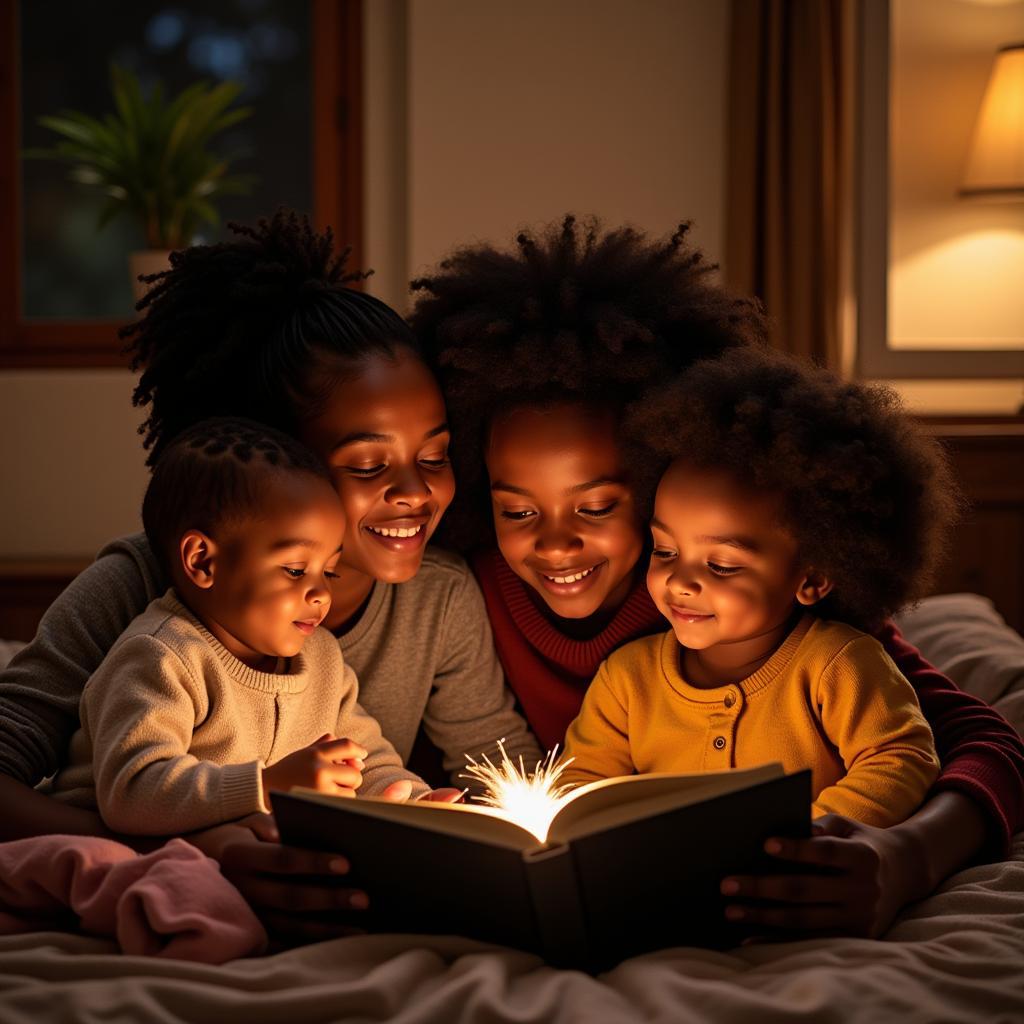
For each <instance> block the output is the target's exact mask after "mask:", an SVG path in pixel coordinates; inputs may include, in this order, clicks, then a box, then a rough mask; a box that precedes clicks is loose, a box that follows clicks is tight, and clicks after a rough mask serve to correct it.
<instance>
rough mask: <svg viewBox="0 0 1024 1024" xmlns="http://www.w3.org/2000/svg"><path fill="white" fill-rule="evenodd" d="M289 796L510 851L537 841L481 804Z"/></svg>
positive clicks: (313, 793) (307, 793) (309, 793)
mask: <svg viewBox="0 0 1024 1024" xmlns="http://www.w3.org/2000/svg"><path fill="white" fill-rule="evenodd" d="M290 795H291V796H297V797H301V798H302V799H303V800H310V801H312V802H314V803H318V804H326V805H327V806H328V807H335V808H337V809H338V810H339V811H340V812H341V813H342V814H346V815H348V814H351V815H354V816H356V817H359V816H365V817H371V818H384V819H386V820H388V821H398V822H402V823H403V824H406V825H410V826H412V827H413V828H422V829H427V830H429V831H435V832H444V833H446V834H448V835H455V836H463V837H465V838H466V839H474V840H476V841H477V842H481V843H492V844H494V845H495V846H504V847H506V848H508V849H511V850H530V849H534V848H535V847H537V846H539V845H540V844H539V843H538V842H537V838H536V837H535V836H534V835H532V834H531V833H530V832H528V831H527V830H526V829H524V828H520V827H519V826H518V825H516V824H514V823H513V822H511V821H508V820H507V819H506V818H504V817H502V815H501V812H500V811H497V810H495V809H494V808H491V807H485V806H483V805H481V804H442V803H434V802H431V801H412V802H410V803H395V802H394V801H393V800H382V799H379V798H376V797H355V798H353V797H346V796H331V795H330V794H329V793H320V792H318V791H317V790H315V789H303V788H296V789H293V790H291V791H290Z"/></svg>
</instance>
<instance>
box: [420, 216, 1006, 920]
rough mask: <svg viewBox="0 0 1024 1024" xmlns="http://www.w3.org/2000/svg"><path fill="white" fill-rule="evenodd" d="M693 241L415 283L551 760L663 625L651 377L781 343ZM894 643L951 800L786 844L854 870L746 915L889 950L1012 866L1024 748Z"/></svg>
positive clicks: (764, 887) (527, 697)
mask: <svg viewBox="0 0 1024 1024" xmlns="http://www.w3.org/2000/svg"><path fill="white" fill-rule="evenodd" d="M685 235H686V226H685V225H684V226H683V227H682V228H681V229H680V230H679V231H677V232H676V234H675V235H673V236H672V238H671V239H669V240H668V241H653V240H651V239H648V238H647V237H646V236H644V235H643V234H642V233H640V232H637V231H634V230H632V229H630V228H622V229H618V230H614V231H609V232H601V231H600V229H599V228H598V226H597V225H590V226H588V227H587V228H586V229H585V230H581V229H580V228H579V226H578V225H577V224H576V223H575V221H574V220H573V219H572V218H566V219H565V221H564V222H563V223H562V224H561V225H553V226H552V227H550V228H549V229H547V230H546V231H544V232H542V233H540V234H536V235H535V234H530V233H524V234H521V235H520V236H519V238H518V239H517V251H514V252H512V253H508V252H502V251H499V250H496V249H495V248H494V247H492V246H489V245H476V246H470V247H467V248H464V249H461V250H458V251H457V252H455V253H454V255H452V256H451V257H450V258H449V259H447V260H446V261H445V264H444V265H443V266H442V267H440V268H439V269H438V270H437V272H436V273H435V274H433V275H432V276H430V277H427V278H425V279H423V280H421V281H418V282H414V287H415V288H416V289H418V290H419V291H421V292H422V293H423V294H422V296H421V297H420V299H419V301H418V302H417V305H416V309H415V311H414V313H413V318H412V323H413V328H414V330H415V331H416V332H417V334H418V336H419V338H420V340H421V343H422V344H423V346H424V348H425V350H426V353H427V356H428V358H430V359H431V361H432V362H433V364H434V365H435V367H436V369H437V372H438V374H439V376H440V378H441V380H442V385H443V387H444V389H445V392H446V399H447V404H448V409H449V420H450V422H451V425H452V430H453V434H455V435H456V436H457V437H459V438H478V439H479V440H480V444H479V445H478V446H477V445H472V444H464V445H463V446H461V448H457V449H456V451H455V453H454V454H455V462H456V473H457V476H458V479H459V488H460V490H459V495H458V497H457V499H456V503H455V505H454V506H453V507H452V510H451V511H450V513H449V516H448V518H447V520H446V522H447V524H448V534H447V539H448V541H449V543H453V544H455V545H456V546H459V547H462V548H463V549H464V550H466V549H470V548H476V549H478V554H477V556H476V559H475V563H474V567H475V569H476V572H477V576H478V578H479V580H480V585H481V588H482V590H483V593H484V599H485V601H486V604H487V610H488V614H489V616H490V619H491V625H492V628H493V630H494V635H495V642H496V645H497V648H498V653H499V656H500V658H501V661H502V664H503V666H504V668H505V672H506V675H507V678H508V681H509V683H510V685H511V686H512V688H513V690H514V691H515V692H516V695H517V697H518V699H519V702H520V704H521V705H522V708H523V710H524V712H525V713H526V716H527V718H528V720H529V722H530V724H531V726H532V727H533V729H534V730H535V731H536V732H537V734H538V736H539V737H540V739H541V741H542V743H543V744H544V745H545V746H547V747H551V746H553V745H554V743H556V742H560V741H561V739H562V737H563V735H564V732H565V729H566V728H567V726H568V724H569V722H570V721H572V719H573V718H574V717H575V716H576V714H577V713H578V711H579V708H580V705H581V703H582V699H583V694H584V692H585V691H586V687H587V685H588V684H589V682H590V680H591V678H592V677H593V674H594V673H595V672H596V670H597V667H598V665H599V664H600V663H601V661H603V660H604V659H605V658H606V657H607V656H608V655H609V654H610V653H611V652H612V651H614V650H616V649H617V648H618V647H620V646H621V645H622V644H624V643H627V642H628V641H630V640H633V639H636V638H637V637H641V636H646V635H649V634H651V633H654V632H660V631H661V630H662V629H663V625H662V623H663V620H662V618H661V616H660V615H659V614H658V611H657V609H656V608H655V606H654V604H653V602H652V601H651V599H650V596H649V595H648V593H647V588H646V586H645V583H644V572H645V570H646V562H647V558H646V556H645V552H644V537H645V531H646V524H645V515H646V514H647V512H648V509H647V508H646V507H645V502H644V500H643V495H644V494H646V493H649V486H645V481H643V480H638V479H637V478H636V475H635V474H634V473H631V470H633V469H634V468H635V467H633V466H630V465H629V464H628V459H627V456H626V455H625V453H624V452H623V450H622V446H621V443H620V438H619V432H618V421H619V413H620V411H621V409H622V408H623V407H624V406H625V404H627V403H628V402H630V401H635V400H636V399H637V398H639V397H640V396H642V394H643V392H644V390H645V388H646V387H647V386H649V384H650V383H657V382H659V381H660V380H661V379H663V378H664V377H665V376H667V375H670V374H672V373H674V372H675V371H676V370H679V369H682V368H684V367H686V366H688V365H689V364H690V363H692V362H694V361H695V360H697V359H700V358H705V357H712V356H715V355H717V354H719V353H721V352H724V351H726V350H728V349H730V348H733V347H735V346H738V345H743V344H747V343H751V342H757V341H762V340H763V338H764V335H765V330H764V320H763V318H762V316H761V315H760V313H759V311H758V309H757V308H756V307H755V306H754V305H753V304H751V303H749V302H746V301H743V300H737V299H734V298H733V297H731V296H729V295H728V294H727V293H725V292H723V291H722V290H721V289H719V288H717V287H715V286H714V285H712V284H710V283H709V281H708V276H709V274H710V273H711V270H712V268H711V267H710V266H709V265H708V264H707V263H706V262H704V261H703V258H702V257H701V255H700V253H699V252H696V251H695V250H693V249H690V248H688V247H687V246H686V244H685ZM646 483H647V484H648V485H649V483H650V481H647V482H646ZM488 511H489V512H490V513H491V515H490V516H488V515H487V513H488ZM488 519H489V520H490V522H491V523H493V527H492V528H491V529H482V528H481V526H482V524H484V523H487V522H488ZM495 541H496V542H497V550H494V543H495ZM874 635H875V636H876V638H877V639H878V640H879V641H880V642H881V643H882V645H883V647H884V648H885V650H886V651H887V653H888V654H889V655H890V657H892V659H893V660H894V661H895V662H896V664H897V666H898V667H899V668H900V670H901V671H902V672H903V674H904V675H905V676H906V677H907V679H908V680H909V681H910V682H911V684H912V685H913V687H914V689H915V691H916V692H917V696H918V699H919V701H920V703H921V707H922V710H923V712H924V714H925V717H926V718H927V719H928V722H929V724H930V726H931V728H932V730H933V732H934V734H935V740H936V745H937V748H938V751H939V755H940V758H941V761H942V773H941V775H940V777H939V779H938V781H937V783H936V785H935V787H934V788H933V790H932V796H931V797H930V799H929V800H928V801H927V802H926V803H925V805H924V806H923V807H922V809H921V810H920V811H918V812H917V814H915V815H914V816H913V817H911V818H910V819H908V821H907V822H905V823H903V824H902V825H899V826H896V827H895V828H891V829H887V830H874V829H871V828H870V827H868V826H863V825H858V824H857V823H853V822H850V821H848V820H847V819H844V818H839V817H836V816H827V817H826V818H823V819H820V822H819V827H820V830H821V834H820V835H819V836H816V837H815V838H812V839H810V840H804V841H795V842H794V841H783V840H771V841H769V844H768V849H769V852H771V853H774V854H776V855H778V856H780V857H781V858H785V859H787V860H795V861H799V862H803V863H807V864H810V865H823V864H827V865H828V866H829V867H830V868H831V869H833V871H834V873H833V874H831V875H829V876H818V877H813V878H809V879H808V878H798V879H797V880H796V881H794V879H793V878H792V877H791V876H787V875H777V876H760V877H757V878H731V879H724V880H723V891H725V892H726V894H727V895H731V896H733V897H734V898H735V902H734V903H733V904H732V908H733V916H734V917H735V915H736V914H737V913H738V914H742V915H745V918H744V919H745V920H747V921H749V922H750V923H752V924H755V925H763V926H765V927H773V928H782V929H792V930H795V931H798V932H799V933H800V934H802V935H806V934H808V933H813V932H817V931H835V930H840V931H844V932H848V933H859V934H869V935H876V934H879V933H880V932H881V931H882V930H884V928H885V927H887V926H888V924H889V922H890V921H891V920H892V918H893V917H894V916H895V914H896V913H897V911H898V910H899V909H900V908H901V907H902V906H903V905H905V904H906V903H907V902H910V901H911V900H913V899H917V898H920V897H922V896H924V895H925V894H927V893H928V892H930V891H931V889H932V888H934V886H935V885H936V884H938V882H940V881H942V880H943V879H944V878H945V877H946V876H947V875H948V874H949V873H951V872H952V871H953V870H955V869H957V868H959V867H961V866H963V865H964V864H966V863H967V862H969V861H970V860H971V859H972V858H975V857H977V856H979V855H981V854H982V853H983V852H984V854H985V855H988V856H999V855H1001V854H1002V853H1003V852H1004V851H1005V850H1006V849H1008V846H1009V840H1010V836H1011V835H1012V834H1013V832H1015V831H1016V830H1017V829H1019V828H1020V827H1021V822H1022V815H1024V744H1022V743H1021V740H1020V737H1019V736H1017V734H1016V733H1015V732H1014V730H1013V729H1012V728H1011V727H1010V726H1009V725H1008V724H1007V723H1006V722H1005V721H1004V720H1003V719H1002V718H1001V716H999V715H998V714H997V713H996V712H995V711H993V710H992V709H991V708H989V707H988V706H987V705H986V704H984V703H983V702H982V701H979V700H977V699H975V698H973V697H970V696H968V695H966V694H964V693H963V692H962V691H960V690H959V689H957V687H956V686H955V685H954V684H953V683H952V682H951V681H950V680H948V679H946V678H945V677H944V676H942V675H941V673H939V672H937V671H936V670H935V669H934V668H933V667H932V666H931V665H929V664H928V663H927V662H926V661H925V660H924V659H923V658H922V657H921V655H920V654H919V652H918V651H917V650H916V649H915V648H913V647H912V646H910V645H909V644H907V643H906V641H904V640H903V638H902V636H901V635H900V633H899V630H898V629H897V628H896V626H895V624H894V623H893V622H892V620H891V619H890V620H887V621H886V622H885V623H883V624H882V626H881V627H880V628H879V629H877V630H876V631H875V633H874Z"/></svg>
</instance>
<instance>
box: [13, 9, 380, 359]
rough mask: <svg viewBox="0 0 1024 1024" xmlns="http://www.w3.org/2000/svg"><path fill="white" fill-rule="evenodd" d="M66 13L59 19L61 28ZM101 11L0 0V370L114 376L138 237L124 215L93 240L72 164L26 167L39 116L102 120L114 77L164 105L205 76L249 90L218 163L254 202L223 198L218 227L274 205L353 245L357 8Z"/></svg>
mask: <svg viewBox="0 0 1024 1024" xmlns="http://www.w3.org/2000/svg"><path fill="white" fill-rule="evenodd" d="M55 11H59V17H55ZM97 11H98V9H97V8H96V7H94V6H90V5H84V4H78V5H60V6H59V7H58V8H54V7H53V6H52V5H49V4H38V3H28V2H23V3H16V2H15V0H0V17H2V18H3V20H4V22H5V24H3V25H0V38H3V39H5V40H9V42H8V44H7V46H8V52H7V53H4V54H0V202H2V203H3V204H4V209H3V210H0V216H2V218H3V222H4V223H5V224H6V225H9V226H12V227H13V228H14V230H13V231H5V232H4V233H3V235H2V236H0V365H5V366H100V365H105V366H110V365H122V364H123V362H124V357H123V356H122V355H120V347H121V344H120V342H119V341H118V339H117V328H118V326H120V324H122V323H123V322H124V321H125V320H127V319H128V317H129V316H130V315H131V311H132V298H131V282H130V277H129V273H128V268H127V258H128V253H129V252H130V251H132V250H133V249H138V248H144V244H143V240H142V237H141V231H140V230H139V229H138V228H137V227H136V226H135V224H134V223H133V222H132V221H131V220H130V219H129V218H128V217H118V218H116V219H115V220H113V221H111V222H110V223H109V224H108V225H107V226H106V227H104V228H103V229H101V230H99V231H97V230H96V221H97V217H98V212H99V203H98V202H97V201H96V200H94V199H93V198H92V197H90V196H88V195H87V194H86V190H83V189H80V188H78V187H76V186H75V185H74V184H73V183H72V182H70V181H68V180H67V166H66V165H63V164H58V163H55V162H52V161H43V160H28V159H25V158H23V157H22V151H23V150H24V149H27V148H32V147H49V146H52V145H53V142H54V141H55V136H54V134H53V133H52V132H50V131H49V130H47V129H45V128H43V127H41V126H39V125H38V123H37V119H38V117H39V116H40V115H43V114H56V113H59V111H60V110H61V109H66V108H73V109H81V110H84V111H86V112H88V113H91V114H94V115H102V114H103V113H105V112H106V111H107V110H108V109H110V107H111V104H112V100H111V98H110V91H109V67H110V64H111V62H115V63H117V64H119V65H121V66H123V67H125V68H127V69H129V70H131V71H133V72H134V73H135V74H136V75H138V77H139V78H140V80H141V81H142V82H143V84H144V86H145V85H146V83H149V82H153V81H155V80H157V79H159V80H161V81H162V82H163V84H164V87H165V89H166V90H167V92H168V93H170V94H173V93H176V92H178V91H179V90H180V89H182V88H184V87H185V86H186V85H188V84H190V83H191V82H193V81H196V80H199V79H206V80H208V81H211V82H216V81H218V80H223V79H234V80H238V81H240V82H241V83H243V86H244V91H243V93H242V94H241V96H240V97H239V100H238V103H239V104H244V105H246V106H250V107H252V108H253V115H252V117H250V118H249V119H247V120H246V121H243V122H240V123H239V124H237V125H235V126H233V127H232V128H231V129H229V131H228V132H227V133H225V134H224V135H223V136H222V137H221V138H220V140H219V141H218V143H217V146H218V151H221V152H224V153H225V154H230V155H237V159H236V160H235V162H234V164H233V170H237V171H238V172H239V173H247V174H252V175H254V176H255V177H256V179H257V180H256V182H255V183H254V187H253V190H252V192H251V194H250V195H248V196H242V197H234V196H232V197H225V198H224V199H223V200H221V201H219V202H218V209H219V212H220V214H221V218H222V226H221V227H220V228H219V229H213V228H211V229H208V230H204V231H203V232H202V233H201V234H200V235H199V236H198V238H197V240H198V241H214V240H216V239H218V238H221V237H224V236H225V235H226V234H227V231H226V228H225V227H224V226H223V225H224V224H226V222H227V221H230V220H239V221H252V220H254V219H256V217H258V216H261V215H266V214H268V213H271V212H273V210H274V209H275V208H276V207H277V206H278V205H281V204H285V205H288V206H292V207H295V208H296V209H300V210H307V211H310V212H311V213H312V215H313V217H314V219H315V221H316V222H317V223H318V224H319V225H321V226H324V225H327V224H330V225H331V226H332V227H334V229H335V232H336V235H337V236H338V237H339V238H340V239H343V240H344V241H345V242H346V244H352V245H353V247H354V248H355V249H356V250H357V252H356V255H357V256H358V247H359V242H360V238H359V231H360V206H361V194H360V193H361V157H362V155H361V145H360V132H361V124H360V103H361V89H360V76H361V61H360V49H361V47H360V42H361V24H360V22H361V8H360V4H359V2H358V0H309V2H305V3H295V2H293V0H202V2H200V0H173V2H169V3H167V4H166V5H160V4H135V3H132V2H131V0H111V2H110V3H107V4H105V5H103V12H102V13H103V16H102V18H99V17H97Z"/></svg>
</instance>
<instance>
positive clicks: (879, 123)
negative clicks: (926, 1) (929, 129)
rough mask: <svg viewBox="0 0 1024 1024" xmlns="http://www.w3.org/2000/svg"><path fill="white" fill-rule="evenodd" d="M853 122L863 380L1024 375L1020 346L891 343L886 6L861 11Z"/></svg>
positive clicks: (879, 1) (875, 3) (884, 2)
mask: <svg viewBox="0 0 1024 1024" xmlns="http://www.w3.org/2000/svg"><path fill="white" fill-rule="evenodd" d="M859 19H860V20H859V26H858V34H859V41H858V50H859V61H858V63H859V69H860V71H859V83H858V102H859V105H860V111H859V115H858V125H857V167H856V171H855V173H856V175H857V188H858V200H857V206H858V210H859V215H858V217H857V218H856V230H857V278H858V291H859V295H858V310H857V370H858V373H859V374H860V376H862V377H865V378H868V379H877V378H882V379H893V380H895V379H901V378H917V379H921V380H928V379H942V378H946V379H949V378H962V379H968V378H1005V377H1019V376H1021V375H1022V374H1024V349H1019V348H1018V349H1005V348H1004V349H992V348H983V347H981V346H980V345H979V346H978V347H977V348H972V349H950V348H912V349H911V348H902V349H901V348H892V347H891V346H890V345H889V322H888V320H889V316H888V305H889V294H888V293H889V283H888V275H889V248H890V246H889V230H890V228H889V122H890V117H889V104H890V93H889V78H890V74H889V70H890V69H889V65H890V60H891V49H892V48H891V42H890V37H891V31H890V22H891V3H890V0H872V2H871V3H863V4H861V5H860V6H859Z"/></svg>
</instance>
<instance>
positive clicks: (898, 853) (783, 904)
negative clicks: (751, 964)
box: [721, 814, 927, 939]
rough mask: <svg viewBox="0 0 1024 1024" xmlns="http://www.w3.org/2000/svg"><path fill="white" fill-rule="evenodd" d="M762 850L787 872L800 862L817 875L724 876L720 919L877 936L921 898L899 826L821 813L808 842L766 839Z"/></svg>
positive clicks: (773, 933)
mask: <svg viewBox="0 0 1024 1024" xmlns="http://www.w3.org/2000/svg"><path fill="white" fill-rule="evenodd" d="M765 850H766V852H767V853H769V854H771V855H772V856H774V857H778V859H779V860H780V861H784V862H790V863H789V864H787V865H786V868H789V867H790V865H803V866H806V867H809V868H810V869H812V870H813V871H817V872H820V873H818V874H779V875H754V876H750V875H734V876H730V877H728V878H725V879H723V880H722V885H721V891H722V894H723V895H724V896H726V897H728V898H729V903H728V904H727V906H726V910H725V915H726V918H727V919H728V920H730V921H732V922H735V923H737V924H742V925H744V926H749V927H750V929H751V930H752V931H753V932H754V933H755V934H757V935H764V936H765V937H768V938H773V939H776V938H810V937H812V936H823V935H857V936H862V937H865V938H877V937H878V936H880V935H882V934H883V933H884V932H885V931H886V930H887V929H888V928H889V925H890V924H892V922H893V919H894V918H895V917H896V915H897V914H898V913H899V911H900V910H901V909H902V908H903V907H904V906H905V905H906V904H907V903H908V902H910V901H911V900H913V899H915V898H917V897H918V896H919V895H923V893H921V892H920V875H921V873H922V865H921V863H920V858H919V857H918V854H917V851H916V849H915V846H914V844H913V843H910V842H908V841H907V839H906V837H905V836H904V834H903V833H902V832H901V831H899V829H898V827H897V828H891V829H882V828H874V827H872V826H871V825H864V824H861V823H860V822H857V821H853V820H851V819H849V818H844V817H842V816H840V815H838V814H826V815H824V816H823V817H821V818H818V819H817V821H815V823H814V835H813V836H812V837H811V838H810V839H769V840H768V841H767V842H766V843H765ZM780 870H785V868H783V865H781V864H780ZM797 870H799V868H797ZM926 891H927V890H926ZM755 901H756V902H755Z"/></svg>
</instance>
